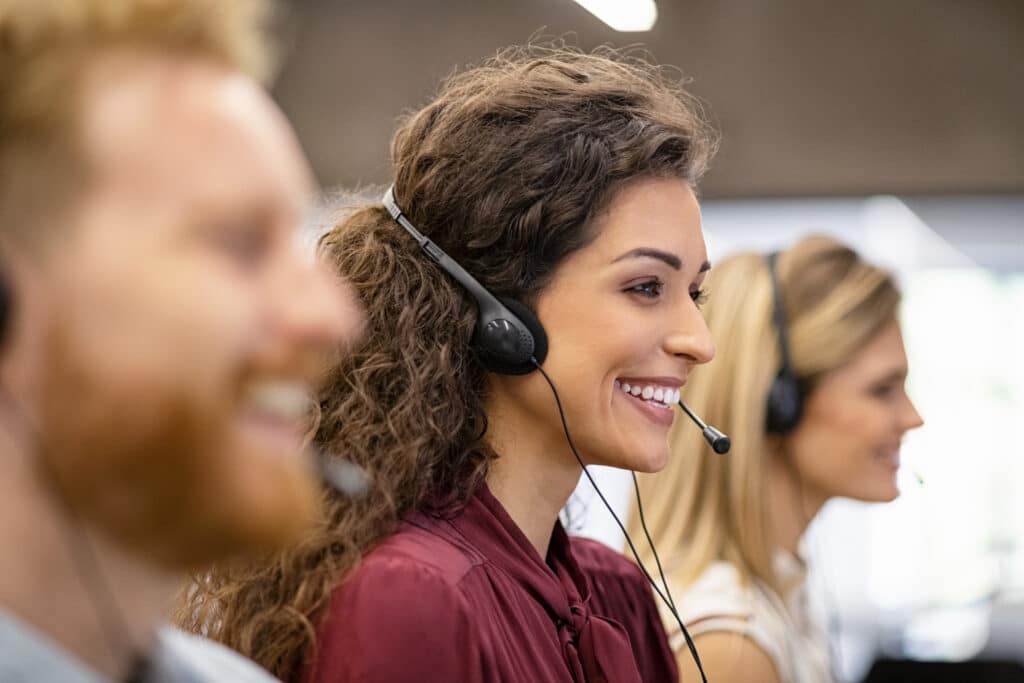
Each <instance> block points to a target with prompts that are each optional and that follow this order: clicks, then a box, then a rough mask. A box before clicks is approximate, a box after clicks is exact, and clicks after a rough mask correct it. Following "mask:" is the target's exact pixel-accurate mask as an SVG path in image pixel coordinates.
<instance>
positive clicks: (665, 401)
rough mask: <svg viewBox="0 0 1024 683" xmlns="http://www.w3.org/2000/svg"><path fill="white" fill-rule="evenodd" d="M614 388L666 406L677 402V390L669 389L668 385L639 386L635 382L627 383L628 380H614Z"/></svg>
mask: <svg viewBox="0 0 1024 683" xmlns="http://www.w3.org/2000/svg"><path fill="white" fill-rule="evenodd" d="M615 388H616V389H619V390H621V391H624V392H626V393H627V394H632V395H633V396H638V397H640V398H643V399H644V400H645V401H651V402H653V403H656V404H662V405H666V406H671V405H675V404H676V403H679V390H678V389H671V388H669V387H659V386H653V385H652V386H646V387H641V386H637V385H635V384H629V383H628V382H619V381H616V382H615Z"/></svg>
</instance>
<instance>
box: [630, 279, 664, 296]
mask: <svg viewBox="0 0 1024 683" xmlns="http://www.w3.org/2000/svg"><path fill="white" fill-rule="evenodd" d="M664 289H665V285H664V284H663V283H662V282H661V281H660V280H648V281H647V282H641V283H640V284H638V285H634V286H632V287H630V288H629V289H627V290H626V291H627V292H631V293H633V294H639V295H640V296H642V297H646V298H648V299H657V298H658V297H659V296H661V293H662V291H663V290H664Z"/></svg>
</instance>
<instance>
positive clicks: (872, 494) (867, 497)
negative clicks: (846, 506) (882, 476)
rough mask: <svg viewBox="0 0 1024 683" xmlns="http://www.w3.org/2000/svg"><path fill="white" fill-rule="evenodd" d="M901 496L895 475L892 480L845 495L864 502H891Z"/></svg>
mask: <svg viewBox="0 0 1024 683" xmlns="http://www.w3.org/2000/svg"><path fill="white" fill-rule="evenodd" d="M899 496H900V489H899V487H898V486H897V485H896V481H895V477H893V480H892V481H886V482H879V483H877V484H875V485H872V486H869V487H866V488H864V489H861V490H859V491H851V492H850V493H848V494H846V495H845V496H844V497H846V498H852V499H853V500H859V501H861V502H863V503H891V502H892V501H894V500H896V499H897V498H899Z"/></svg>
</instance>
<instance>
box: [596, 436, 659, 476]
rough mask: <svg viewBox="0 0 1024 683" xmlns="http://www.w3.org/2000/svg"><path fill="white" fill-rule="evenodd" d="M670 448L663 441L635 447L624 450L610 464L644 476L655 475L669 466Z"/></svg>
mask: <svg viewBox="0 0 1024 683" xmlns="http://www.w3.org/2000/svg"><path fill="white" fill-rule="evenodd" d="M668 459H669V447H668V442H667V440H666V441H661V442H657V443H650V444H638V445H633V446H632V448H629V449H623V450H622V451H621V452H620V453H618V457H617V458H615V459H614V460H613V461H611V462H610V463H609V464H610V465H611V466H612V467H617V468H619V469H623V470H632V471H634V472H639V473H642V474H654V473H656V472H660V471H662V470H663V469H665V466H666V465H668Z"/></svg>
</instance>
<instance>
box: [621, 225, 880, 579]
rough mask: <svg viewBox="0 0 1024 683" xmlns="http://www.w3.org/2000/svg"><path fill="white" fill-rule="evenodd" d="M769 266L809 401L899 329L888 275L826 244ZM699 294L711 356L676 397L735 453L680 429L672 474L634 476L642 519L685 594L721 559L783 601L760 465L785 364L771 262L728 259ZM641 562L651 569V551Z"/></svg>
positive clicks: (634, 523) (753, 257)
mask: <svg viewBox="0 0 1024 683" xmlns="http://www.w3.org/2000/svg"><path fill="white" fill-rule="evenodd" d="M776 268H777V274H778V282H779V290H780V295H781V297H782V302H783V308H784V310H785V313H786V318H787V331H788V333H789V343H790V351H791V356H792V365H793V370H794V372H795V374H796V376H797V378H798V380H799V383H800V385H801V388H802V389H803V390H804V395H805V396H806V395H807V394H808V393H809V392H811V391H813V389H814V386H815V385H816V383H817V382H818V381H819V380H820V378H821V377H822V375H824V374H825V373H828V372H829V371H831V370H834V369H836V368H839V367H841V366H843V365H844V364H846V363H847V362H848V361H849V360H850V359H851V357H852V356H853V355H855V354H856V352H857V351H858V350H859V349H860V348H862V347H863V346H864V345H865V344H867V342H868V341H869V340H870V339H871V338H872V337H873V336H874V335H876V334H877V333H878V332H879V331H880V330H881V329H882V328H883V327H884V326H885V325H886V324H887V323H889V322H890V321H892V320H894V319H895V316H896V311H897V307H898V305H899V298H900V297H899V292H898V291H897V289H896V286H895V284H894V282H893V280H892V278H891V276H890V275H889V274H888V273H886V272H885V271H883V270H881V269H879V268H877V267H875V266H873V265H871V264H869V263H866V262H865V261H864V260H862V259H861V258H860V257H859V256H858V255H857V253H856V252H855V251H853V250H852V249H850V248H849V247H847V246H845V245H843V244H842V243H840V242H837V241H836V240H834V239H831V238H828V237H820V236H815V237H808V238H805V239H803V240H801V241H800V242H798V243H797V244H796V245H795V246H793V247H792V248H791V249H789V250H787V251H785V252H783V253H782V254H780V256H779V258H778V261H777V264H776ZM707 285H708V291H709V292H710V299H709V302H708V305H707V307H706V309H705V318H706V320H707V323H708V327H709V328H710V329H711V333H712V336H713V337H714V339H715V344H716V346H717V355H716V357H715V360H714V361H712V362H711V363H710V364H709V365H708V366H706V367H702V368H700V369H699V370H697V371H695V372H694V373H693V376H692V377H691V378H690V381H689V382H688V383H687V386H686V388H685V390H684V392H683V398H684V399H685V400H686V402H687V404H688V405H689V406H690V407H691V408H692V409H693V410H694V411H695V412H696V413H697V414H699V415H702V416H703V417H704V418H705V419H706V420H707V421H708V422H709V423H710V424H714V425H716V426H717V427H718V428H720V429H722V430H723V431H724V432H725V433H727V434H729V435H730V436H731V437H732V443H733V446H732V450H731V451H730V453H729V454H728V455H726V456H724V457H723V456H720V455H716V454H715V453H713V452H711V450H710V449H709V448H708V447H707V445H706V444H705V443H704V441H703V440H702V438H701V435H700V432H699V430H696V429H694V428H693V425H691V424H689V423H686V424H683V421H682V420H677V421H676V425H675V427H673V431H672V433H671V434H670V437H669V438H670V441H671V444H672V451H673V457H672V458H671V460H670V463H669V465H668V467H666V468H665V470H663V471H662V472H660V473H658V474H656V475H641V476H640V490H641V495H642V498H643V501H644V513H645V517H646V519H647V523H648V528H649V529H650V531H651V536H652V539H653V540H654V543H655V545H656V546H657V547H658V548H659V550H660V552H661V554H662V556H663V559H664V560H665V567H666V571H667V572H668V573H669V575H670V577H671V578H670V580H672V581H673V583H674V584H675V585H677V586H686V585H689V584H690V583H692V582H693V581H694V580H696V579H697V578H698V577H699V576H700V574H701V573H702V572H703V571H704V570H705V569H706V568H707V567H708V565H709V564H711V563H712V562H715V561H718V560H724V561H727V562H730V563H732V564H733V565H734V566H735V567H736V568H737V569H738V570H739V572H740V575H741V576H742V577H743V579H744V580H745V581H749V580H750V579H752V578H757V579H759V580H761V581H763V582H765V583H766V584H768V585H769V586H771V587H772V588H773V589H774V590H776V592H778V593H779V594H780V595H781V594H783V592H784V590H783V587H782V586H781V585H780V583H779V581H778V579H777V577H776V576H775V571H774V568H773V564H772V556H773V548H772V546H771V541H770V538H769V535H768V528H767V513H768V501H767V497H766V495H765V482H766V459H767V458H768V457H771V456H772V454H773V453H777V451H778V449H779V446H780V439H779V437H777V436H772V435H769V434H767V433H766V430H765V427H764V425H765V405H766V400H767V395H768V388H769V386H770V385H771V382H772V380H773V379H774V377H775V375H776V374H777V372H778V370H779V366H780V363H781V359H780V358H781V354H780V351H779V341H778V332H777V331H776V329H775V326H774V323H773V322H772V313H773V310H774V305H773V301H772V284H771V278H770V271H769V267H768V262H767V259H766V257H765V256H764V255H761V254H754V253H743V254H738V255H735V256H732V257H730V258H728V259H726V260H725V261H723V262H722V263H721V264H719V265H717V266H715V268H714V270H713V271H712V272H711V273H710V275H709V277H708V283H707ZM630 527H631V529H630V534H631V535H632V536H634V537H635V536H636V534H637V533H640V532H641V530H640V524H639V520H638V519H637V518H636V515H635V514H634V515H633V516H632V519H631V520H630ZM641 545H642V544H641ZM641 559H643V561H644V563H645V564H647V563H649V562H651V561H653V556H652V555H651V553H650V550H649V549H641Z"/></svg>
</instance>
